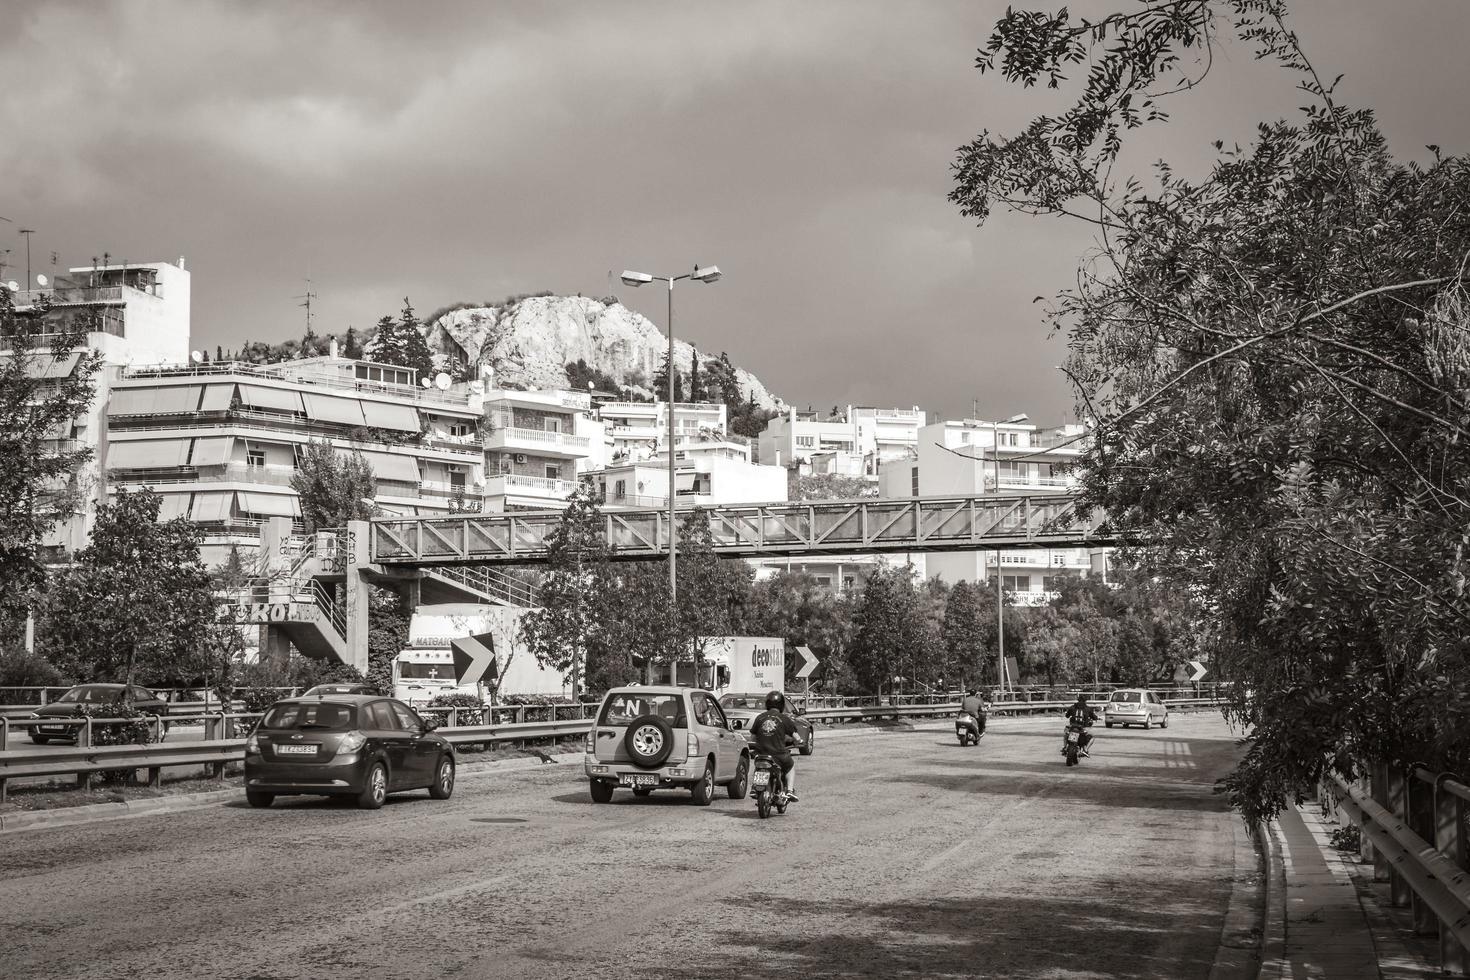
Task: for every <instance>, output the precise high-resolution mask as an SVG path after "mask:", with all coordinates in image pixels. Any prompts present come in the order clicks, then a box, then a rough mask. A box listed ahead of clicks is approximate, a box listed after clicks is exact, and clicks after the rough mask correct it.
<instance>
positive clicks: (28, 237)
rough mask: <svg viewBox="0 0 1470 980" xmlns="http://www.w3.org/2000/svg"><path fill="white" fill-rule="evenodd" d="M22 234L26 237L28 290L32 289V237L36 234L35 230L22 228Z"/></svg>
mask: <svg viewBox="0 0 1470 980" xmlns="http://www.w3.org/2000/svg"><path fill="white" fill-rule="evenodd" d="M20 233H21V234H22V235H24V236H26V289H27V290H29V289H30V288H31V236H32V235H34V234H35V233H36V230H35V229H34V228H22V229H20Z"/></svg>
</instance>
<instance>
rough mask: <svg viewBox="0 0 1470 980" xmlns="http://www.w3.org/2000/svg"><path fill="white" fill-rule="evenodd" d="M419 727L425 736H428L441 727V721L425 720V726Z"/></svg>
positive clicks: (434, 719)
mask: <svg viewBox="0 0 1470 980" xmlns="http://www.w3.org/2000/svg"><path fill="white" fill-rule="evenodd" d="M419 727H420V730H421V731H423V733H424V734H425V735H427V734H428V733H429V732H432V731H433V730H434V729H436V728H438V727H439V719H438V718H425V719H424V722H423V724H422V725H421V726H419Z"/></svg>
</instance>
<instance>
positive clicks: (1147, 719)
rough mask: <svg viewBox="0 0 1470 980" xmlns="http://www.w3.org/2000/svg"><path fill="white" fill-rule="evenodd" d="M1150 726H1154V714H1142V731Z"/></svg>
mask: <svg viewBox="0 0 1470 980" xmlns="http://www.w3.org/2000/svg"><path fill="white" fill-rule="evenodd" d="M1152 727H1154V716H1153V715H1144V716H1143V730H1144V731H1148V730H1149V729H1150V728H1152Z"/></svg>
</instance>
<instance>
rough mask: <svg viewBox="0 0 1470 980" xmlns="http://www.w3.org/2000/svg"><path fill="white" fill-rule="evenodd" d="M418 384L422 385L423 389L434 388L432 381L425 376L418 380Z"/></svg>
mask: <svg viewBox="0 0 1470 980" xmlns="http://www.w3.org/2000/svg"><path fill="white" fill-rule="evenodd" d="M419 382H420V383H421V384H423V386H424V387H425V388H432V387H434V381H433V379H432V378H430V377H429V376H428V375H427V374H426V375H424V376H423V377H422V378H419Z"/></svg>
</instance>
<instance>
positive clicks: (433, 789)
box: [429, 755, 454, 800]
mask: <svg viewBox="0 0 1470 980" xmlns="http://www.w3.org/2000/svg"><path fill="white" fill-rule="evenodd" d="M453 794H454V760H453V759H451V758H449V756H447V755H446V756H445V757H444V758H442V759H440V760H439V766H438V768H437V769H435V770H434V782H433V783H431V784H430V785H429V795H430V796H432V797H433V798H434V799H436V800H447V799H449V797H450V796H452V795H453Z"/></svg>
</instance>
